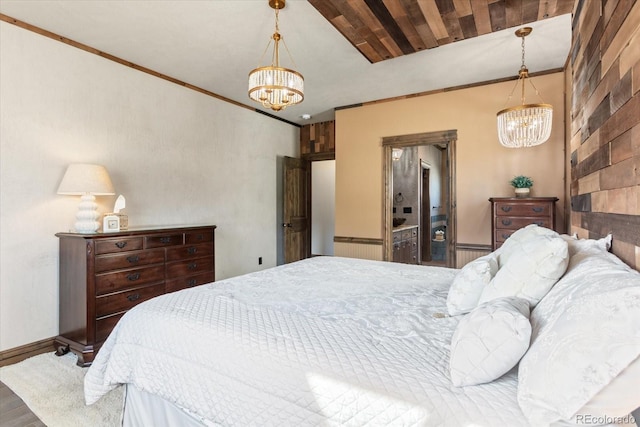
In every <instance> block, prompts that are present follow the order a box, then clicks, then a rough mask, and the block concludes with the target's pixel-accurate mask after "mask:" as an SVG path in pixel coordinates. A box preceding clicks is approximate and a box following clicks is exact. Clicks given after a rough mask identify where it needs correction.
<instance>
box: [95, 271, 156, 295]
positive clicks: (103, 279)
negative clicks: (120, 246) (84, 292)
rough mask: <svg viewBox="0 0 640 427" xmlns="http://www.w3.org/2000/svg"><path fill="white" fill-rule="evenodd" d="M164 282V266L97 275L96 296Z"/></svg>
mask: <svg viewBox="0 0 640 427" xmlns="http://www.w3.org/2000/svg"><path fill="white" fill-rule="evenodd" d="M163 280H164V265H159V266H155V267H145V268H135V269H131V270H124V271H118V272H115V273H105V274H97V275H96V295H102V294H107V293H111V292H116V291H119V290H121V289H126V288H131V287H133V286H140V285H143V284H145V283H153V282H160V281H163Z"/></svg>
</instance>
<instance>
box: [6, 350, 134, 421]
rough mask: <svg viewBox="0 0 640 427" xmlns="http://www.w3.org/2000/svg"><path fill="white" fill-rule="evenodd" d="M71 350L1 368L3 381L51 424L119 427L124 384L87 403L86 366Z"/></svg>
mask: <svg viewBox="0 0 640 427" xmlns="http://www.w3.org/2000/svg"><path fill="white" fill-rule="evenodd" d="M76 361H77V358H76V356H75V355H73V354H72V353H69V354H67V355H65V356H62V357H58V356H56V355H55V353H53V352H52V353H45V354H41V355H38V356H34V357H31V358H29V359H26V360H24V361H22V362H20V363H16V364H14V365H9V366H4V367H2V368H0V381H2V382H3V383H5V384H6V385H7V386H8V387H9V388H10V389H11V390H13V392H14V393H15V394H17V395H18V396H20V398H21V399H22V400H24V402H25V403H26V404H27V406H28V407H29V408H30V409H31V410H32V411H33V413H34V414H36V415H37V416H38V418H40V419H41V420H42V422H43V423H44V424H46V425H47V426H48V427H75V426H78V427H86V426H91V427H116V426H119V425H120V416H121V414H122V402H123V387H119V388H117V389H116V390H113V391H112V392H111V393H109V394H108V395H106V396H104V397H103V398H102V399H100V400H99V401H98V402H96V403H95V404H93V405H91V406H86V405H85V404H84V392H83V387H84V384H83V381H84V375H85V373H86V372H87V368H80V367H78V366H77V365H76Z"/></svg>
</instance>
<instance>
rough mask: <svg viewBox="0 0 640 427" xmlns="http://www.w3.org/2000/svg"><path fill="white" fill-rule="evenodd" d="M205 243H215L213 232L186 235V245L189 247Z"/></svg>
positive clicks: (193, 232) (188, 233) (194, 232)
mask: <svg viewBox="0 0 640 427" xmlns="http://www.w3.org/2000/svg"><path fill="white" fill-rule="evenodd" d="M204 242H213V230H208V231H191V232H187V233H184V243H185V244H187V245H192V244H195V243H204Z"/></svg>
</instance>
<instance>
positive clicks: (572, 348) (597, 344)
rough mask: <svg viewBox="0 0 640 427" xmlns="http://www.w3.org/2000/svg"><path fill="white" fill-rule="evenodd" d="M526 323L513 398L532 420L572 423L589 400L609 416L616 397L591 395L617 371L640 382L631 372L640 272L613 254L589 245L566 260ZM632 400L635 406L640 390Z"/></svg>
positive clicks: (637, 339)
mask: <svg viewBox="0 0 640 427" xmlns="http://www.w3.org/2000/svg"><path fill="white" fill-rule="evenodd" d="M531 326H532V341H531V346H530V347H529V350H528V351H527V353H526V354H525V356H524V357H523V358H522V360H521V361H520V367H519V371H518V403H519V404H520V408H521V409H522V411H523V412H524V414H525V415H526V417H527V418H528V420H529V422H530V423H531V424H532V425H547V424H550V423H553V422H556V421H560V420H564V421H566V420H570V419H571V418H572V417H574V416H575V415H577V414H580V411H581V410H583V409H582V408H585V407H586V408H589V407H590V402H591V404H596V405H600V409H601V410H602V411H605V412H611V413H614V411H618V410H619V409H620V406H619V403H620V402H617V403H616V400H615V399H611V400H608V401H604V400H602V399H599V398H597V396H598V395H599V394H600V393H602V392H603V390H605V391H604V392H605V393H606V392H607V387H608V386H609V385H612V384H614V383H613V382H614V380H616V381H617V378H618V377H620V376H621V375H622V376H623V379H622V380H621V381H625V383H626V381H631V383H633V382H635V384H640V378H639V376H640V375H639V373H638V371H639V369H635V368H633V369H629V367H630V366H631V365H632V363H633V362H634V360H637V359H638V357H639V356H640V273H638V272H637V271H634V270H632V269H631V268H629V267H628V266H626V265H625V264H623V263H622V262H621V261H619V260H618V259H617V258H616V257H615V256H614V255H613V254H611V253H608V252H603V251H601V250H597V251H595V250H588V251H581V252H578V253H577V254H576V255H574V256H573V257H571V265H570V266H569V269H568V270H567V272H566V273H565V275H564V276H563V277H562V279H561V280H560V281H559V282H558V283H557V284H556V285H555V286H554V287H553V289H551V291H550V292H549V293H548V294H547V295H546V296H545V297H544V299H543V300H542V301H540V303H539V304H538V306H537V307H536V308H535V309H534V310H533V311H532V313H531ZM627 376H631V379H627V378H625V377H627ZM613 390H614V393H615V387H614V389H613ZM630 394H631V393H629V395H630ZM629 395H628V396H629ZM628 396H627V397H628ZM632 398H635V399H636V401H635V402H636V403H635V405H636V406H640V401H638V400H637V399H638V398H639V397H638V394H637V393H636V394H635V395H632ZM594 399H596V400H597V402H595V403H594V402H592V400H594ZM603 402H604V403H603ZM602 405H611V407H609V408H603V406H602ZM625 405H627V406H633V405H634V404H633V403H629V402H627V403H625Z"/></svg>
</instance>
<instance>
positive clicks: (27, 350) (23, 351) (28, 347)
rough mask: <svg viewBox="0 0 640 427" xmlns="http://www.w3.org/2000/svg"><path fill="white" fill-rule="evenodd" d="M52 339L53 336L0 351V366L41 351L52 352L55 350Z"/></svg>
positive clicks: (21, 359) (35, 354) (11, 363)
mask: <svg viewBox="0 0 640 427" xmlns="http://www.w3.org/2000/svg"><path fill="white" fill-rule="evenodd" d="M53 341H54V337H51V338H47V339H44V340H40V341H36V342H33V343H31V344H25V345H21V346H20V347H15V348H10V349H9V350H4V351H0V367H2V366H7V365H13V364H14V363H18V362H21V361H23V360H25V359H28V358H30V357H33V356H37V355H39V354H42V353H49V352H53V351H54V350H55V348H54V344H53Z"/></svg>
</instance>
